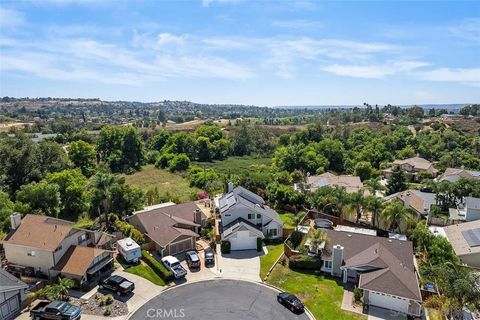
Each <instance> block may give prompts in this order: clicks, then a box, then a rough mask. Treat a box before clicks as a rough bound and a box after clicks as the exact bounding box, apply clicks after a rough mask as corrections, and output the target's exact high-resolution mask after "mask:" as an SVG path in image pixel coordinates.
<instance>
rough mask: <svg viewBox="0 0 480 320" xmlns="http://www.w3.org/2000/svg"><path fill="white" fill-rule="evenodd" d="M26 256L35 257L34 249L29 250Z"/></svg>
mask: <svg viewBox="0 0 480 320" xmlns="http://www.w3.org/2000/svg"><path fill="white" fill-rule="evenodd" d="M27 256H29V257H35V251H33V250H32V251H30V252H27Z"/></svg>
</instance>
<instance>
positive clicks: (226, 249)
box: [220, 240, 231, 254]
mask: <svg viewBox="0 0 480 320" xmlns="http://www.w3.org/2000/svg"><path fill="white" fill-rule="evenodd" d="M230 246H231V245H230V241H225V240H223V241H222V242H220V250H221V252H222V253H224V254H228V253H230Z"/></svg>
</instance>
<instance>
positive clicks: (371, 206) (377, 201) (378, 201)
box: [363, 196, 384, 228]
mask: <svg viewBox="0 0 480 320" xmlns="http://www.w3.org/2000/svg"><path fill="white" fill-rule="evenodd" d="M363 206H364V208H365V209H367V210H368V211H370V212H371V213H372V225H373V226H374V227H375V228H377V227H378V225H379V221H378V217H379V215H380V212H381V211H382V209H383V207H384V202H383V200H382V198H379V197H377V196H367V197H365V201H364V205H363Z"/></svg>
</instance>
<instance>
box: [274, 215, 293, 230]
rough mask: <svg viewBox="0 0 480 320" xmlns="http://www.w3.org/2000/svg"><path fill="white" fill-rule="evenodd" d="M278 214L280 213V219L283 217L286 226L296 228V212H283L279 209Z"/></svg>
mask: <svg viewBox="0 0 480 320" xmlns="http://www.w3.org/2000/svg"><path fill="white" fill-rule="evenodd" d="M278 214H279V215H280V219H282V221H283V227H284V228H289V229H293V228H295V223H294V219H295V214H293V213H291V212H282V211H279V212H278Z"/></svg>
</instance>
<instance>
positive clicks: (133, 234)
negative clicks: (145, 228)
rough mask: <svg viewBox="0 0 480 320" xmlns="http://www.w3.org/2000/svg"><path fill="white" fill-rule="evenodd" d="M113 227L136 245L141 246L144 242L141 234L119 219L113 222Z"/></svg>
mask: <svg viewBox="0 0 480 320" xmlns="http://www.w3.org/2000/svg"><path fill="white" fill-rule="evenodd" d="M114 223H115V227H116V228H117V230H118V231H121V232H122V233H123V235H124V236H125V237H130V238H132V240H133V241H135V242H136V243H138V244H142V243H143V242H144V241H145V238H144V236H143V233H141V232H140V231H139V230H137V229H136V228H135V227H134V226H132V225H131V224H128V223H126V222H124V221H122V220H120V219H117V220H115V222H114Z"/></svg>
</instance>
